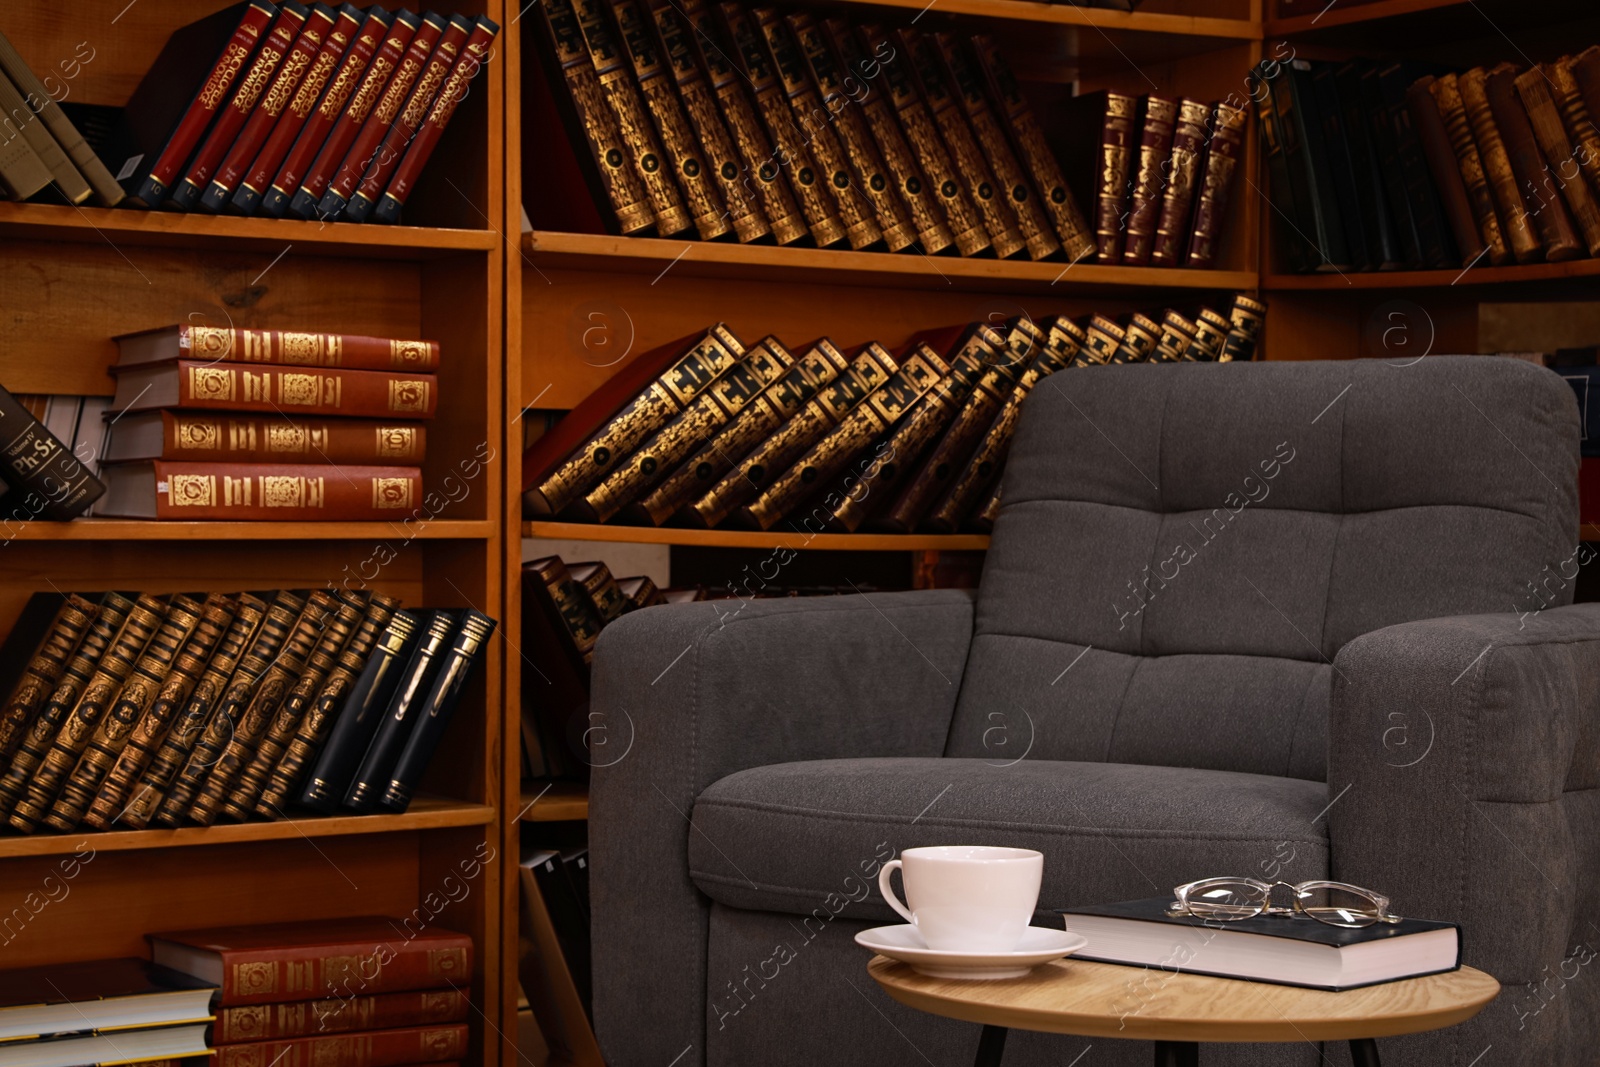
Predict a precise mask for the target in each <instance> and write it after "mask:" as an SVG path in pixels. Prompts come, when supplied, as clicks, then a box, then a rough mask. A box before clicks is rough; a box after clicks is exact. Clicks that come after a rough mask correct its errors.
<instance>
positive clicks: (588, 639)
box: [523, 556, 601, 668]
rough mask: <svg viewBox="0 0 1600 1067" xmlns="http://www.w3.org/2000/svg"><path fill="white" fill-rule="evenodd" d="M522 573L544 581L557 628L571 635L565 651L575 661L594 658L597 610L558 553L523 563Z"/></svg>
mask: <svg viewBox="0 0 1600 1067" xmlns="http://www.w3.org/2000/svg"><path fill="white" fill-rule="evenodd" d="M523 571H524V573H527V574H531V575H533V576H535V577H536V578H537V579H538V580H539V581H540V582H542V583H543V584H544V587H545V590H546V591H547V592H548V593H549V594H550V601H551V603H552V604H553V605H554V607H555V611H556V614H557V616H559V617H558V618H557V619H556V620H555V621H556V622H557V623H559V625H560V627H561V631H562V632H564V633H565V634H566V635H567V636H568V637H569V638H571V641H572V643H571V645H570V646H569V648H568V649H567V651H568V652H569V653H571V654H573V656H574V657H575V665H576V666H578V667H580V668H582V667H587V666H588V665H589V663H590V661H591V660H593V659H594V643H595V641H596V640H597V639H598V638H599V637H600V628H601V619H600V612H599V610H598V609H597V608H595V606H594V602H593V601H592V600H590V599H589V595H588V594H587V593H586V592H584V589H583V586H581V585H579V584H578V583H577V582H575V581H573V580H572V575H571V574H570V573H568V571H567V565H566V564H565V563H563V562H562V561H561V557H560V556H545V557H544V558H543V559H535V560H530V561H529V562H527V563H525V564H523Z"/></svg>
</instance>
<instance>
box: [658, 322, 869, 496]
mask: <svg viewBox="0 0 1600 1067" xmlns="http://www.w3.org/2000/svg"><path fill="white" fill-rule="evenodd" d="M774 346H775V350H777V351H782V350H783V346H782V345H781V344H779V342H778V339H777V338H775V337H768V338H765V339H764V340H762V341H761V344H760V345H759V346H758V347H765V348H774ZM848 365H849V361H848V360H846V359H845V358H844V356H843V355H842V354H841V353H840V352H839V350H838V349H836V348H834V347H833V345H832V344H830V343H827V342H823V343H820V344H815V345H812V346H811V348H810V349H809V350H808V351H807V352H806V353H805V354H804V355H802V356H801V357H800V358H799V359H797V360H795V361H794V362H793V364H792V365H790V366H789V368H788V369H787V370H785V371H784V372H783V374H782V375H781V376H780V377H779V378H778V380H777V381H775V382H773V383H772V384H771V385H769V386H767V387H766V389H764V390H763V391H762V392H761V395H760V396H758V397H756V398H755V399H754V400H752V401H751V402H750V403H749V404H747V405H745V407H744V410H742V411H740V412H739V414H737V415H736V416H734V417H733V419H732V420H731V421H729V423H728V424H727V425H726V426H724V427H723V428H722V429H721V430H719V431H717V434H716V436H715V437H713V438H712V439H711V440H710V441H707V442H706V443H705V444H704V445H703V446H701V448H700V449H699V451H697V452H695V453H694V454H693V455H692V456H690V457H689V458H688V459H687V460H685V461H684V462H683V464H681V465H680V466H679V467H678V469H677V470H675V471H673V472H672V473H671V474H669V475H668V476H667V479H666V481H664V482H662V483H661V484H660V485H659V486H657V487H656V488H655V489H654V490H652V491H651V493H650V494H649V495H648V496H646V497H645V498H644V499H643V500H641V501H640V502H639V505H638V507H637V508H636V509H634V510H636V511H638V512H641V513H642V514H643V516H644V518H645V519H646V520H648V521H649V522H651V523H654V524H655V525H657V526H660V525H661V524H662V523H664V522H666V521H667V520H668V519H670V518H671V517H672V516H673V514H675V513H676V512H677V511H678V509H679V508H682V507H685V506H687V505H688V504H689V503H691V502H692V501H695V500H698V499H699V498H700V497H701V496H703V495H704V494H705V492H706V491H707V490H708V489H710V488H711V487H712V486H713V485H715V484H716V483H717V480H718V479H720V478H721V477H722V476H723V475H724V474H726V473H728V471H729V470H731V469H732V468H733V465H734V463H736V462H737V461H738V460H739V459H741V458H742V457H743V456H745V455H746V454H748V453H749V452H750V451H751V450H752V449H754V448H755V447H756V446H757V445H759V444H760V443H761V442H762V441H763V440H765V439H766V438H767V437H768V436H769V435H770V434H772V433H774V432H775V431H776V430H777V429H778V428H779V427H780V426H782V425H783V424H784V423H785V422H787V421H788V420H789V419H790V418H792V417H793V416H794V414H795V413H796V412H798V411H799V410H800V409H801V408H803V407H805V406H806V404H808V403H809V402H810V401H811V398H812V397H814V396H815V395H816V393H817V390H818V389H820V388H821V387H822V386H824V385H826V384H827V383H828V382H831V381H833V379H834V378H835V377H836V376H837V375H838V374H839V372H840V371H842V370H843V369H844V368H845V367H846V366H848Z"/></svg>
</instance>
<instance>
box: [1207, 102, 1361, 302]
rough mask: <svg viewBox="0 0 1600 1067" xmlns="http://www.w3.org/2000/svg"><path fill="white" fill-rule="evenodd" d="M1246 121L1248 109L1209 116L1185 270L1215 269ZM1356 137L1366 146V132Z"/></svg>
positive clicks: (1228, 108)
mask: <svg viewBox="0 0 1600 1067" xmlns="http://www.w3.org/2000/svg"><path fill="white" fill-rule="evenodd" d="M1249 117H1250V111H1249V109H1248V108H1243V107H1234V106H1233V105H1231V104H1228V103H1221V104H1218V105H1217V106H1216V108H1215V109H1213V111H1212V113H1211V127H1210V138H1209V141H1208V143H1207V145H1206V154H1205V156H1206V158H1205V162H1204V164H1202V165H1201V168H1200V178H1199V180H1198V182H1197V184H1196V186H1195V192H1194V223H1193V225H1192V226H1191V227H1190V230H1189V240H1188V252H1187V253H1186V256H1185V258H1184V260H1183V265H1184V266H1185V267H1194V268H1195V269H1197V270H1208V269H1210V268H1211V267H1213V266H1215V265H1216V262H1217V246H1218V244H1219V243H1220V241H1221V238H1222V223H1223V220H1225V219H1226V218H1227V217H1228V204H1229V202H1230V201H1231V200H1232V199H1233V185H1234V178H1235V175H1236V174H1237V172H1238V169H1239V156H1240V154H1241V153H1242V152H1243V151H1244V124H1245V122H1246V121H1247V120H1248V119H1249ZM1356 133H1357V135H1359V136H1361V137H1362V138H1363V141H1362V144H1363V145H1365V140H1364V138H1365V131H1362V130H1358V131H1356ZM1363 158H1365V157H1364V156H1363ZM1358 177H1360V175H1358Z"/></svg>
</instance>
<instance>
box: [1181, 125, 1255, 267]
mask: <svg viewBox="0 0 1600 1067" xmlns="http://www.w3.org/2000/svg"><path fill="white" fill-rule="evenodd" d="M1249 116H1250V111H1249V109H1248V108H1243V107H1234V106H1233V105H1231V104H1228V103H1226V102H1224V103H1220V104H1218V105H1217V106H1216V109H1215V110H1214V111H1213V112H1212V115H1211V137H1210V141H1209V143H1208V144H1207V146H1206V158H1205V163H1204V165H1203V166H1202V167H1201V171H1200V181H1199V184H1198V185H1197V187H1196V191H1195V205H1194V225H1193V227H1192V228H1191V231H1190V235H1189V251H1188V255H1187V257H1186V258H1185V259H1184V261H1183V265H1184V266H1186V267H1194V268H1196V269H1198V270H1206V269H1209V268H1211V267H1212V266H1214V265H1215V264H1216V261H1217V246H1218V245H1219V243H1220V242H1221V239H1222V224H1223V222H1224V221H1225V220H1226V219H1227V217H1228V204H1229V203H1230V201H1231V200H1232V197H1233V185H1234V176H1235V174H1237V173H1238V170H1239V156H1240V155H1241V154H1242V153H1243V151H1244V128H1245V123H1246V122H1248V121H1249Z"/></svg>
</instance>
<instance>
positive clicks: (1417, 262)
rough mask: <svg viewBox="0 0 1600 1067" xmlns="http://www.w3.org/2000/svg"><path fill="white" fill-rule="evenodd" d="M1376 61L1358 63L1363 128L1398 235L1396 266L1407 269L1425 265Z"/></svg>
mask: <svg viewBox="0 0 1600 1067" xmlns="http://www.w3.org/2000/svg"><path fill="white" fill-rule="evenodd" d="M1378 69H1379V64H1377V63H1373V62H1362V63H1361V64H1360V70H1361V73H1360V76H1359V78H1358V84H1359V86H1360V91H1361V109H1362V111H1363V112H1364V114H1365V117H1366V122H1367V130H1368V132H1369V133H1370V134H1371V135H1372V150H1373V153H1374V154H1375V155H1376V156H1377V158H1378V159H1379V160H1380V162H1381V164H1382V165H1381V166H1380V168H1379V169H1380V170H1381V171H1382V174H1383V194H1384V203H1385V204H1386V205H1387V206H1388V208H1389V217H1390V219H1391V220H1392V221H1393V223H1394V228H1395V233H1396V234H1397V235H1398V237H1399V251H1400V255H1401V260H1400V264H1399V265H1400V266H1401V267H1402V268H1404V269H1407V270H1416V269H1420V268H1421V267H1422V266H1424V264H1425V260H1424V258H1423V253H1422V238H1421V235H1420V234H1419V233H1418V231H1417V220H1416V218H1415V217H1414V215H1413V213H1412V210H1411V198H1410V196H1408V195H1407V194H1406V178H1405V172H1404V170H1403V169H1402V168H1401V166H1400V162H1399V161H1400V138H1399V135H1398V134H1397V133H1396V132H1395V127H1394V123H1392V122H1390V121H1389V110H1388V107H1387V105H1386V104H1385V103H1384V98H1383V86H1382V84H1381V83H1380V81H1379V79H1378Z"/></svg>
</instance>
